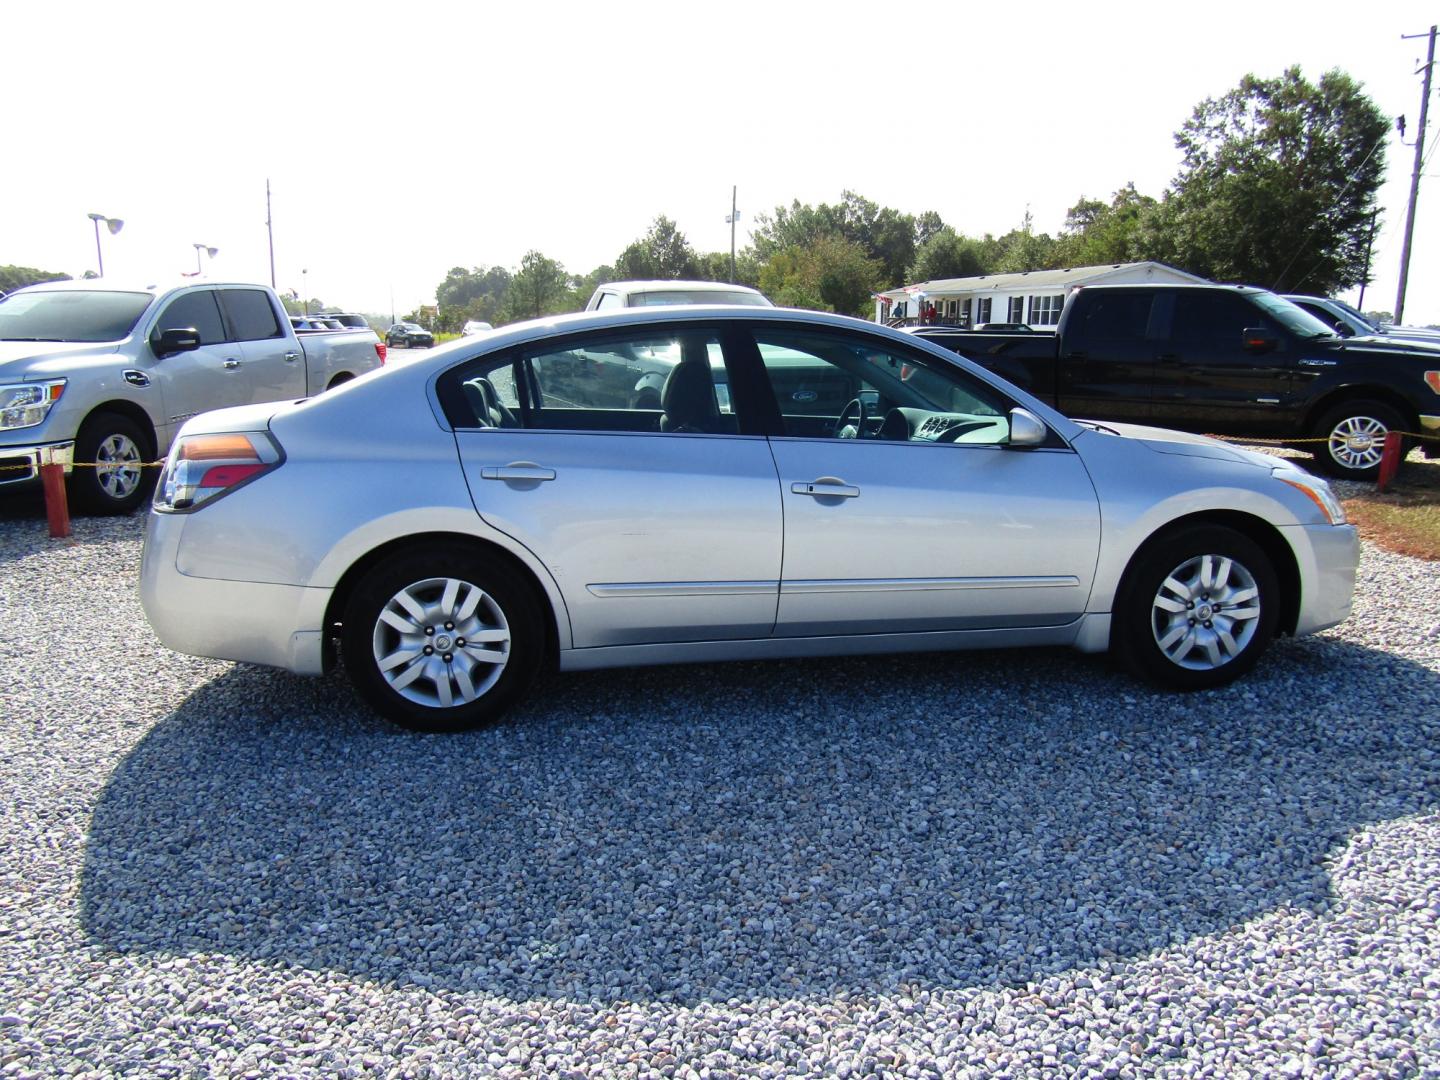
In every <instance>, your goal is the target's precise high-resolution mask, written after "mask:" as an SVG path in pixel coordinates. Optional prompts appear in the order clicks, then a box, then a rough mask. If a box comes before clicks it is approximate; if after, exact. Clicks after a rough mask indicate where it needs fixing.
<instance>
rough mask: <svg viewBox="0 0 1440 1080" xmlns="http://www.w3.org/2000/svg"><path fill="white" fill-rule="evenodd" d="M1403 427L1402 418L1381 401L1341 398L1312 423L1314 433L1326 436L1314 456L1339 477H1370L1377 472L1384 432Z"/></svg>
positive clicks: (1321, 436)
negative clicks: (1315, 423)
mask: <svg viewBox="0 0 1440 1080" xmlns="http://www.w3.org/2000/svg"><path fill="white" fill-rule="evenodd" d="M1404 428H1405V420H1404V418H1403V417H1401V415H1400V414H1399V413H1398V412H1396V411H1395V410H1394V409H1392V408H1391V407H1390V406H1389V405H1386V404H1384V403H1382V402H1379V401H1364V400H1355V401H1346V402H1343V403H1341V404H1340V405H1337V406H1336V407H1335V408H1333V409H1331V410H1329V411H1328V412H1326V414H1325V415H1324V416H1322V417H1321V418H1320V422H1319V423H1318V424H1317V425H1316V426H1315V435H1316V436H1317V437H1318V438H1322V439H1324V440H1325V442H1324V443H1323V444H1322V445H1321V446H1320V448H1319V449H1318V450H1316V451H1315V460H1316V461H1317V462H1318V463H1319V465H1320V467H1321V468H1322V469H1324V470H1325V471H1326V472H1327V473H1329V474H1330V475H1331V476H1334V477H1337V478H1338V479H1341V480H1373V479H1374V478H1375V477H1376V476H1378V475H1379V473H1380V457H1381V454H1382V453H1383V452H1384V450H1385V436H1386V435H1387V434H1389V433H1390V432H1392V431H1402V430H1404Z"/></svg>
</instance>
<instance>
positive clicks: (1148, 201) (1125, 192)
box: [1056, 183, 1160, 266]
mask: <svg viewBox="0 0 1440 1080" xmlns="http://www.w3.org/2000/svg"><path fill="white" fill-rule="evenodd" d="M1159 205H1160V204H1159V203H1158V202H1156V200H1154V199H1152V198H1151V197H1150V196H1148V195H1141V194H1140V193H1139V192H1138V191H1136V190H1135V185H1134V184H1133V183H1131V184H1126V185H1125V186H1124V187H1123V188H1121V189H1120V190H1119V191H1117V192H1115V194H1114V195H1112V196H1111V198H1110V201H1109V202H1108V203H1106V202H1102V201H1100V200H1099V199H1084V198H1082V199H1081V200H1080V201H1079V202H1077V203H1076V204H1075V205H1074V206H1072V207H1071V208H1070V210H1069V212H1068V213H1067V214H1066V215H1065V226H1064V228H1063V229H1062V230H1061V235H1060V238H1059V240H1058V241H1057V243H1056V259H1057V263H1058V265H1059V266H1103V265H1105V264H1106V263H1123V262H1134V261H1136V260H1138V259H1144V258H1150V257H1151V256H1150V255H1149V254H1147V253H1146V248H1147V244H1148V243H1149V240H1148V237H1149V234H1148V232H1147V228H1148V227H1150V226H1151V224H1152V223H1153V222H1154V220H1155V215H1156V213H1157V211H1158V208H1159Z"/></svg>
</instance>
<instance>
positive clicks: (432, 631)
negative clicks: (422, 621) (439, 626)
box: [425, 626, 435, 637]
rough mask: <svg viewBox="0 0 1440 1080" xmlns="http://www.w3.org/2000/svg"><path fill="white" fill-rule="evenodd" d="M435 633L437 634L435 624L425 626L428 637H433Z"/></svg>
mask: <svg viewBox="0 0 1440 1080" xmlns="http://www.w3.org/2000/svg"><path fill="white" fill-rule="evenodd" d="M434 634H435V627H433V626H427V627H425V636H426V637H433V636H434Z"/></svg>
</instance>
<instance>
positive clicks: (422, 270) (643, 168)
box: [0, 0, 1440, 323]
mask: <svg viewBox="0 0 1440 1080" xmlns="http://www.w3.org/2000/svg"><path fill="white" fill-rule="evenodd" d="M1437 14H1440V10H1437V9H1435V8H1433V7H1431V8H1429V9H1428V10H1427V8H1426V7H1425V5H1422V4H1421V3H1419V2H1418V0H1410V2H1400V0H1372V2H1371V3H1368V4H1366V5H1364V6H1363V7H1361V8H1357V7H1355V6H1354V5H1353V4H1344V5H1342V4H1339V3H1333V2H1331V0H1317V2H1312V3H1309V4H1306V5H1303V6H1302V5H1297V4H1293V3H1283V4H1282V3H1275V2H1272V0H1249V2H1247V3H1232V2H1228V0H1212V2H1210V3H1207V4H1204V5H1191V4H1169V3H1153V2H1151V3H1116V2H1110V0H1089V2H1087V3H1083V4H1075V3H1050V2H1048V0H1032V2H1031V3H1028V4H1024V5H1010V4H988V5H978V4H968V3H966V4H958V3H934V4H915V3H906V4H890V5H884V4H876V3H873V2H869V3H850V2H841V0H830V2H823V3H809V2H787V0H769V2H766V3H756V2H751V0H732V2H730V3H728V4H724V5H709V4H706V5H699V4H686V3H683V2H680V0H672V2H670V3H650V2H648V0H627V2H626V3H623V4H603V3H600V4H597V3H585V4H578V3H577V4H572V3H568V2H552V3H544V2H540V0H531V2H529V3H523V4H520V3H492V2H487V0H472V2H470V3H460V4H456V3H431V2H430V0H412V2H410V3H408V4H403V5H400V4H394V3H387V4H374V3H367V2H364V0H355V2H350V3H343V4H331V3H320V2H306V0H291V2H290V3H287V4H279V3H273V2H271V0H250V2H247V3H245V4H243V5H239V4H208V3H195V2H193V0H187V2H185V3H181V4H171V3H162V2H159V0H130V2H128V3H116V2H113V0H111V2H107V3H88V2H84V0H81V2H74V3H64V4H60V3H52V4H42V3H29V4H23V5H19V4H16V5H11V6H10V8H9V9H8V10H7V12H6V19H5V21H6V38H7V48H6V58H5V65H4V66H5V82H6V84H7V87H8V88H9V93H8V94H7V95H6V96H7V99H8V100H7V108H6V111H5V114H4V118H3V120H0V130H3V132H4V135H5V138H4V140H3V145H4V146H5V148H6V152H5V155H4V156H5V157H6V159H7V162H6V167H5V168H4V169H3V170H0V264H4V263H14V264H19V265H22V266H34V267H39V268H41V269H45V270H52V271H64V272H67V273H70V274H74V275H77V276H78V275H79V274H81V273H83V272H84V271H85V270H87V269H94V268H95V266H96V250H95V248H96V242H95V233H94V227H93V225H92V223H91V221H90V220H89V219H88V218H87V216H86V215H87V214H89V213H100V214H104V215H106V216H107V217H112V218H120V219H122V220H123V221H124V222H125V224H124V227H123V228H122V229H121V231H120V232H119V233H118V234H116V235H113V236H112V235H110V234H109V233H108V232H103V231H102V236H101V244H102V245H103V255H104V262H105V271H106V276H107V277H110V278H115V279H127V280H134V279H136V278H144V279H145V280H146V282H147V283H148V282H150V281H156V280H165V279H168V278H173V277H175V276H176V275H178V274H180V273H184V272H193V271H195V269H196V263H197V257H198V258H199V259H200V260H201V261H202V262H203V264H204V269H205V272H206V274H207V275H210V276H213V277H216V278H222V277H223V278H226V279H228V280H255V281H265V282H268V281H269V280H270V258H269V252H268V245H267V236H266V228H265V221H266V204H265V187H266V181H267V180H268V181H269V184H270V188H271V199H272V211H271V212H272V215H273V223H274V258H275V284H276V285H277V286H278V287H279V288H280V289H281V290H282V291H283V290H286V289H292V288H293V289H295V290H296V291H297V292H306V293H308V294H309V295H310V296H311V297H315V298H320V299H322V300H324V301H325V302H326V303H329V304H335V305H339V306H341V307H343V308H346V309H349V310H360V311H365V312H369V313H383V314H385V315H389V314H390V313H391V312H392V310H393V311H394V312H395V313H397V314H401V315H403V314H404V313H405V312H407V311H410V310H411V309H413V308H414V307H415V306H416V305H418V304H420V303H431V302H433V300H434V295H435V286H436V285H437V284H439V283H440V282H441V281H442V280H443V279H444V277H445V274H446V272H447V271H448V270H449V269H450V268H451V267H453V266H464V267H476V266H492V265H500V266H505V267H508V268H510V269H512V270H513V269H515V268H516V267H518V265H519V263H520V260H521V258H522V257H523V256H524V255H525V253H526V252H527V251H530V250H532V249H533V250H538V251H540V252H543V253H544V254H545V255H547V256H549V257H550V258H552V259H557V260H559V261H560V262H561V263H562V264H564V266H565V268H566V269H567V270H568V271H570V272H571V273H575V274H585V273H588V272H589V271H591V270H593V269H594V268H595V267H597V266H600V265H602V264H606V263H610V262H613V261H614V259H615V258H616V256H618V255H619V253H620V252H621V251H622V250H623V249H624V248H625V247H626V245H628V244H629V243H631V242H632V241H634V240H636V239H638V238H639V237H641V236H643V235H644V233H645V232H646V231H647V230H648V229H649V227H650V225H651V223H652V222H653V220H654V219H655V217H656V216H657V215H661V214H663V215H665V216H667V217H669V218H671V219H672V220H674V221H675V222H676V224H677V225H678V226H679V228H680V230H681V231H682V232H683V233H684V234H685V235H686V237H687V238H688V239H689V241H690V243H691V244H692V245H693V246H694V247H695V248H696V249H697V250H699V251H728V250H729V246H730V226H729V225H727V224H726V221H725V218H726V215H727V214H729V212H730V201H731V188H732V186H734V187H736V188H738V205H739V209H740V215H741V216H740V221H739V232H738V235H737V243H738V245H739V246H740V247H744V246H745V244H746V243H747V241H748V239H749V233H748V229H749V227H750V226H751V225H752V224H753V223H754V221H755V217H756V215H757V214H758V213H772V212H773V211H774V209H775V208H776V207H777V206H781V205H789V204H790V202H791V201H792V200H795V199H798V200H800V201H801V202H805V203H820V202H835V201H838V200H839V199H840V197H841V194H842V192H844V191H845V190H847V189H848V190H852V191H855V192H857V193H859V194H861V195H863V196H865V197H866V198H868V199H871V200H873V201H875V202H877V203H879V204H880V205H882V206H891V207H894V208H895V209H897V210H900V211H903V212H907V213H913V214H919V213H921V212H923V211H925V210H935V211H938V212H939V213H940V215H941V216H942V217H943V218H944V220H945V221H946V222H947V223H948V224H950V225H953V226H954V227H955V228H956V229H958V230H959V231H961V232H963V233H967V234H971V235H981V234H984V233H987V232H988V233H994V234H996V235H999V234H1001V233H1004V232H1007V231H1009V230H1010V229H1012V228H1016V227H1018V226H1019V225H1020V224H1021V222H1022V221H1023V219H1024V217H1025V214H1026V213H1027V211H1028V212H1029V213H1030V214H1031V216H1032V220H1033V227H1034V228H1035V230H1036V231H1039V232H1048V233H1051V234H1055V233H1057V232H1058V231H1059V230H1060V227H1061V226H1062V224H1063V223H1064V219H1065V212H1066V210H1067V209H1068V208H1069V207H1070V206H1072V205H1074V204H1075V203H1076V202H1077V201H1078V200H1079V199H1080V198H1082V197H1085V198H1102V199H1108V198H1109V196H1110V195H1111V194H1112V193H1113V192H1114V191H1116V190H1117V189H1119V188H1121V187H1123V186H1124V185H1125V184H1127V183H1131V182H1133V183H1134V184H1135V186H1136V187H1137V188H1138V189H1139V190H1140V192H1141V193H1142V194H1147V195H1153V196H1156V197H1158V196H1160V195H1161V194H1162V192H1163V191H1164V190H1165V188H1166V186H1167V185H1168V184H1169V183H1170V181H1171V180H1172V179H1173V178H1174V176H1175V174H1176V172H1177V170H1178V167H1179V163H1180V155H1179V152H1178V151H1177V150H1176V148H1175V143H1174V133H1175V131H1176V130H1178V129H1179V127H1180V126H1181V124H1183V123H1184V121H1185V120H1186V118H1187V117H1189V115H1190V114H1191V112H1192V111H1193V110H1194V108H1195V106H1196V105H1197V104H1199V103H1200V102H1201V101H1202V100H1204V99H1205V98H1207V97H1219V96H1220V95H1223V94H1224V93H1226V92H1227V91H1229V90H1231V89H1233V88H1234V87H1235V86H1236V85H1237V84H1238V82H1239V81H1240V79H1241V78H1242V77H1243V76H1244V75H1245V74H1247V73H1250V72H1253V73H1255V74H1256V75H1260V76H1274V75H1278V74H1280V73H1281V72H1282V71H1283V70H1284V69H1285V68H1286V67H1288V66H1290V65H1294V64H1298V65H1300V67H1301V68H1302V70H1303V72H1304V74H1305V75H1306V76H1307V77H1309V78H1310V79H1311V80H1312V81H1313V80H1315V79H1318V77H1319V76H1320V74H1321V73H1322V72H1324V71H1326V70H1329V69H1331V68H1337V67H1338V68H1340V69H1341V70H1343V71H1345V72H1347V73H1348V74H1349V75H1351V76H1352V77H1353V78H1355V79H1357V80H1359V81H1360V82H1361V83H1363V84H1364V87H1365V90H1366V93H1368V94H1369V95H1370V97H1371V98H1372V100H1374V101H1375V103H1376V104H1377V105H1378V106H1379V108H1380V109H1381V111H1382V112H1384V113H1386V114H1387V115H1391V116H1397V115H1400V114H1402V113H1403V114H1405V115H1406V117H1407V120H1408V128H1407V132H1408V136H1407V137H1408V139H1409V140H1410V141H1411V145H1404V144H1402V142H1401V139H1400V136H1399V135H1398V133H1397V134H1394V135H1392V138H1391V139H1390V142H1389V144H1388V146H1387V163H1388V180H1387V182H1386V184H1385V186H1384V188H1383V189H1382V190H1381V193H1380V205H1381V207H1382V214H1381V224H1380V228H1379V231H1378V234H1377V236H1376V240H1375V248H1374V259H1373V264H1372V273H1373V275H1374V280H1373V281H1372V283H1371V284H1370V285H1369V286H1368V288H1367V289H1366V292H1365V297H1364V306H1365V308H1366V309H1367V310H1377V309H1378V310H1386V311H1389V310H1393V309H1394V307H1395V300H1396V290H1397V286H1398V280H1399V269H1400V257H1401V247H1402V238H1403V235H1404V225H1405V213H1406V203H1407V200H1408V198H1409V187H1410V176H1411V171H1412V169H1413V167H1414V153H1415V152H1414V147H1413V140H1414V137H1415V134H1416V132H1417V130H1418V115H1419V108H1420V99H1421V76H1420V75H1419V74H1418V73H1417V70H1418V69H1419V68H1420V66H1421V65H1422V64H1423V63H1424V60H1425V50H1426V44H1427V43H1426V41H1425V40H1424V39H1423V38H1417V39H1415V40H1402V35H1407V34H1419V35H1423V34H1425V33H1427V32H1428V30H1429V27H1430V25H1431V23H1432V22H1433V21H1435V19H1436V16H1437ZM1436 84H1437V88H1440V78H1437V80H1436ZM1429 129H1430V130H1429V134H1428V136H1427V146H1426V150H1427V152H1428V151H1429V150H1430V149H1431V148H1432V147H1434V146H1437V145H1440V107H1437V108H1435V109H1432V110H1431V114H1430V121H1429ZM1437 173H1440V157H1433V158H1431V159H1430V161H1429V164H1428V166H1427V169H1426V175H1425V176H1424V177H1423V178H1422V181H1421V187H1420V199H1419V203H1418V213H1417V217H1416V221H1415V228H1414V241H1413V253H1412V256H1411V262H1410V275H1409V285H1408V289H1407V293H1406V303H1405V312H1404V314H1405V321H1406V322H1407V323H1440V244H1437V238H1440V183H1437V181H1436V179H1435V175H1436V174H1437ZM195 244H203V245H205V246H207V247H215V248H217V249H218V252H217V254H216V255H215V257H214V258H213V259H212V258H210V257H209V256H208V254H204V253H199V254H198V256H197V251H196V249H195V246H194V245H195ZM1342 296H1343V298H1345V299H1348V300H1350V301H1352V302H1355V301H1357V300H1358V298H1359V296H1358V289H1356V290H1350V291H1349V292H1347V293H1344V294H1342Z"/></svg>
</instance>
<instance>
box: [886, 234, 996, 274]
mask: <svg viewBox="0 0 1440 1080" xmlns="http://www.w3.org/2000/svg"><path fill="white" fill-rule="evenodd" d="M992 245H993V241H992ZM992 254H993V253H992V252H989V251H987V250H986V245H985V241H983V240H975V239H972V238H971V237H968V236H961V235H960V234H959V233H957V232H956V231H955V230H954V229H952V228H951V227H950V226H949V225H943V226H941V227H940V229H939V230H938V231H936V232H935V233H933V234H931V236H930V237H929V238H928V239H927V240H925V242H924V243H922V244H921V245H920V248H919V250H918V251H917V252H916V253H915V263H914V265H913V266H911V267H910V271H909V273H908V275H907V278H908V280H909V281H912V282H915V281H937V280H940V279H941V278H959V277H976V276H977V275H979V274H986V273H989V272H990V266H991V262H990V256H992Z"/></svg>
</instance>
